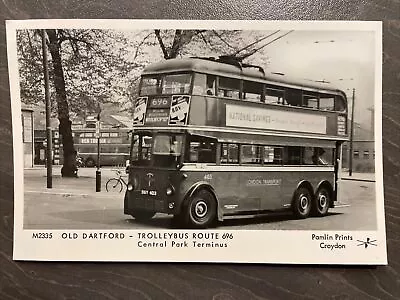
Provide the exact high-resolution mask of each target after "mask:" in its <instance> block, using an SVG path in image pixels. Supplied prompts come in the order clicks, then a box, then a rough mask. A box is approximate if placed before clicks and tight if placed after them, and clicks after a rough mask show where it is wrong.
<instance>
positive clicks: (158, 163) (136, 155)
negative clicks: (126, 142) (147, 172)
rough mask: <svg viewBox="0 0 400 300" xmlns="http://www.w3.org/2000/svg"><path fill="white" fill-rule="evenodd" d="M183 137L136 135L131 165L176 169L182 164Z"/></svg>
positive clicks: (177, 135) (175, 135) (173, 135)
mask: <svg viewBox="0 0 400 300" xmlns="http://www.w3.org/2000/svg"><path fill="white" fill-rule="evenodd" d="M182 143H183V136H182V135H179V134H156V135H154V136H151V135H135V136H134V137H133V140H132V151H131V164H132V165H134V166H153V167H166V168H176V167H178V166H179V164H180V160H181V153H182Z"/></svg>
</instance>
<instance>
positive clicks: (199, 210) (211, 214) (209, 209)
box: [184, 189, 217, 228]
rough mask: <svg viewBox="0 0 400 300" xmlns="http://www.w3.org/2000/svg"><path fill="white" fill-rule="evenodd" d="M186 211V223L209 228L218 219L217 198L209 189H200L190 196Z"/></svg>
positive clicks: (190, 225)
mask: <svg viewBox="0 0 400 300" xmlns="http://www.w3.org/2000/svg"><path fill="white" fill-rule="evenodd" d="M184 213H185V218H184V219H185V223H186V224H187V225H188V226H189V227H194V228H207V227H209V226H210V225H211V224H212V223H213V222H214V221H215V219H216V215H217V203H216V200H215V198H214V196H213V195H212V194H211V193H210V192H209V191H207V190H205V189H203V190H200V191H198V192H196V193H195V194H194V195H193V196H192V197H190V199H189V201H188V204H187V206H186V209H185V211H184Z"/></svg>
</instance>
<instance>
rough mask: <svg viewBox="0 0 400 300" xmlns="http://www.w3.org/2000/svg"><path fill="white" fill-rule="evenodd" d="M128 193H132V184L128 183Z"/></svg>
mask: <svg viewBox="0 0 400 300" xmlns="http://www.w3.org/2000/svg"><path fill="white" fill-rule="evenodd" d="M128 191H133V184H132V183H128Z"/></svg>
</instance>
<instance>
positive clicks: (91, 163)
mask: <svg viewBox="0 0 400 300" xmlns="http://www.w3.org/2000/svg"><path fill="white" fill-rule="evenodd" d="M94 165H95V163H94V160H93V158H91V157H89V158H88V159H87V160H86V161H85V166H86V167H89V168H92V167H94Z"/></svg>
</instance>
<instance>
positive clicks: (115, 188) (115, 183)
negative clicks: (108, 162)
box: [106, 178, 123, 193]
mask: <svg viewBox="0 0 400 300" xmlns="http://www.w3.org/2000/svg"><path fill="white" fill-rule="evenodd" d="M122 188H123V187H122V182H121V181H120V180H118V179H116V178H111V179H109V180H108V181H107V183H106V191H107V192H117V193H121V192H122Z"/></svg>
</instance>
